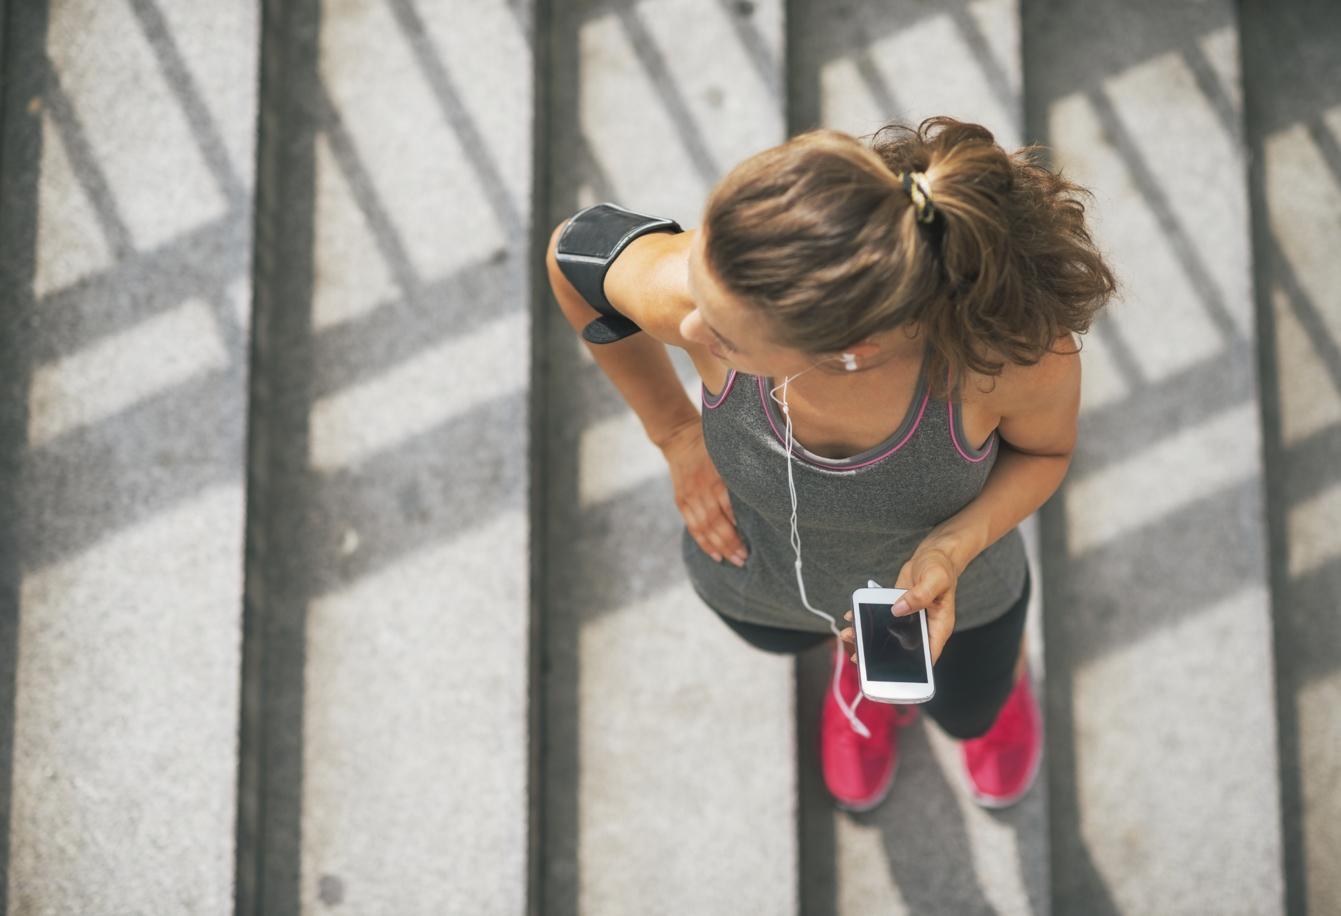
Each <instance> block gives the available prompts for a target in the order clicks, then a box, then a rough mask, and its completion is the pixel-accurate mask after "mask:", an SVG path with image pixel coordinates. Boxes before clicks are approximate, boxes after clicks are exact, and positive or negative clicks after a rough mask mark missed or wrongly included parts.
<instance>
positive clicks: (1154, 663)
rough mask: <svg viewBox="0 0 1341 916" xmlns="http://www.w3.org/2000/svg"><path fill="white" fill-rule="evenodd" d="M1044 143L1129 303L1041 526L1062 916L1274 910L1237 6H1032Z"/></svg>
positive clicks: (1276, 823) (1278, 881)
mask: <svg viewBox="0 0 1341 916" xmlns="http://www.w3.org/2000/svg"><path fill="white" fill-rule="evenodd" d="M1024 28H1025V33H1024V53H1025V58H1026V60H1027V61H1029V69H1028V72H1029V74H1030V82H1029V97H1028V98H1027V100H1026V106H1027V109H1028V113H1029V116H1030V119H1031V120H1030V125H1029V126H1030V131H1029V133H1030V135H1031V136H1036V137H1039V138H1040V139H1044V140H1046V141H1047V142H1048V143H1050V144H1051V145H1052V146H1053V147H1054V149H1055V152H1056V161H1057V163H1058V164H1059V165H1060V166H1061V167H1062V168H1063V170H1064V171H1066V172H1067V173H1068V174H1069V175H1070V177H1072V178H1073V179H1074V180H1076V181H1079V182H1080V183H1081V184H1083V185H1086V186H1088V187H1091V188H1093V189H1094V191H1095V200H1094V202H1093V206H1092V209H1091V212H1092V214H1093V215H1094V217H1095V218H1096V224H1097V235H1098V238H1099V241H1100V244H1101V245H1102V246H1103V247H1104V248H1105V250H1106V251H1107V252H1108V253H1109V255H1110V258H1111V260H1112V263H1113V266H1114V267H1115V268H1116V270H1117V271H1118V273H1119V274H1120V277H1121V280H1122V282H1123V284H1124V287H1125V289H1124V295H1123V298H1122V301H1120V302H1118V303H1115V304H1114V306H1113V307H1112V308H1111V309H1110V310H1109V312H1108V314H1107V316H1106V317H1105V318H1104V320H1103V321H1102V322H1101V323H1100V324H1099V325H1098V326H1097V327H1096V329H1095V330H1094V332H1093V333H1091V334H1090V335H1089V337H1088V338H1087V340H1086V344H1085V346H1086V349H1085V351H1084V353H1083V354H1082V359H1083V361H1084V365H1085V390H1084V396H1083V402H1082V417H1081V441H1080V446H1079V448H1078V451H1077V454H1076V458H1075V461H1074V463H1073V465H1072V469H1071V473H1070V476H1069V478H1068V481H1067V483H1066V484H1065V486H1064V488H1063V490H1062V492H1061V493H1060V494H1059V496H1058V498H1056V499H1055V500H1053V502H1052V503H1051V504H1050V505H1049V507H1048V511H1047V512H1045V514H1044V528H1043V534H1044V538H1043V543H1044V552H1043V556H1044V571H1045V574H1046V580H1045V584H1046V596H1045V607H1046V609H1047V617H1048V645H1047V650H1048V671H1049V723H1050V726H1051V731H1050V754H1051V761H1052V770H1051V772H1052V780H1051V789H1052V798H1051V805H1052V841H1053V852H1054V855H1053V875H1054V907H1055V908H1056V910H1057V911H1059V912H1063V913H1111V912H1116V913H1147V912H1160V913H1204V912H1208V911H1214V912H1217V913H1275V912H1281V911H1282V909H1283V906H1284V888H1283V881H1282V873H1281V864H1280V863H1281V860H1282V848H1281V829H1280V807H1279V795H1278V783H1277V755H1276V753H1275V747H1276V729H1275V703H1274V697H1273V694H1274V688H1275V680H1274V670H1273V667H1274V666H1273V653H1272V651H1271V620H1270V600H1269V590H1268V587H1267V584H1268V583H1267V563H1266V560H1267V532H1266V527H1265V524H1264V512H1263V509H1264V506H1263V499H1262V497H1263V492H1262V487H1263V464H1262V440H1261V435H1260V429H1261V426H1260V416H1261V408H1260V403H1259V400H1258V396H1257V381H1256V365H1255V363H1256V322H1255V317H1254V313H1253V306H1252V295H1251V290H1252V287H1251V278H1250V268H1249V265H1250V264H1251V258H1250V239H1251V235H1250V232H1249V222H1248V198H1247V193H1246V182H1245V176H1246V168H1245V157H1244V142H1243V136H1242V129H1241V127H1242V107H1241V106H1242V103H1241V91H1240V86H1241V80H1240V77H1239V73H1238V63H1239V52H1238V46H1237V41H1238V22H1237V18H1236V8H1235V7H1234V6H1233V5H1232V4H1228V3H1201V4H1190V3H1188V4H1175V5H1170V4H1125V5H1121V6H1119V5H1114V4H1101V3H1092V4H1089V3H1087V4H1079V5H1076V4H1058V3H1050V2H1035V3H1029V4H1026V5H1025V17H1024Z"/></svg>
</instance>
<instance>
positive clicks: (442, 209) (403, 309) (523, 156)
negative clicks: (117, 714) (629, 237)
mask: <svg viewBox="0 0 1341 916" xmlns="http://www.w3.org/2000/svg"><path fill="white" fill-rule="evenodd" d="M273 10H274V13H275V17H276V18H275V19H274V21H273V22H272V23H268V27H269V28H271V29H272V31H269V32H268V33H267V42H268V43H267V49H266V53H267V55H268V58H267V66H268V67H270V68H272V69H270V70H268V71H267V75H268V79H267V82H266V86H267V91H266V94H265V99H264V101H265V104H266V105H267V106H269V107H268V109H267V113H266V114H267V120H266V121H264V122H263V123H265V124H266V125H273V126H272V127H270V132H268V133H265V134H264V135H263V138H262V139H263V142H262V153H261V162H262V188H261V194H260V199H261V204H260V207H261V222H260V225H261V230H260V231H261V233H262V234H263V235H264V236H265V237H266V238H267V239H273V240H274V243H275V247H274V249H273V250H267V255H266V256H267V258H269V260H265V261H263V262H262V269H261V272H260V277H261V280H260V281H259V282H260V284H261V294H262V295H261V296H260V297H259V299H258V302H259V305H258V313H257V327H258V330H257V333H258V339H260V340H261V342H262V345H261V346H260V347H259V348H258V357H257V365H258V367H261V368H262V369H263V370H264V373H265V377H264V379H263V384H261V385H258V386H256V388H255V389H254V391H253V398H254V402H253V403H254V410H255V415H254V420H253V424H254V425H253V429H254V434H253V447H254V453H253V464H252V469H251V470H252V515H253V519H252V521H253V525H254V527H253V536H252V540H251V546H252V557H251V561H252V569H251V572H250V577H249V581H248V586H249V593H250V594H249V598H250V600H251V602H252V606H253V608H254V613H255V625H254V627H253V628H252V629H250V630H249V642H248V651H249V658H252V659H257V660H258V663H257V666H256V668H255V669H254V670H252V671H251V672H250V678H251V679H250V680H249V681H248V684H249V688H250V689H252V690H254V694H253V700H252V703H251V705H249V706H248V707H247V723H246V724H247V730H245V731H244V741H245V742H246V745H245V747H244V755H245V756H246V759H247V762H248V765H250V766H253V767H254V771H252V772H254V776H253V777H252V780H251V781H244V793H246V794H247V799H245V800H244V801H251V802H253V803H254V805H255V809H254V814H251V815H250V816H252V817H254V821H252V822H250V825H244V826H248V832H247V833H244V836H245V837H246V838H247V852H248V854H249V858H246V859H244V860H243V861H242V864H241V874H243V876H244V877H245V880H246V882H247V883H246V887H245V889H244V891H245V892H244V893H242V894H241V899H242V901H243V905H244V909H246V908H247V907H250V908H252V910H250V911H259V912H266V913H271V912H274V913H295V914H296V913H299V912H302V913H325V912H333V911H338V910H337V908H341V907H343V908H351V907H352V908H353V909H354V910H356V911H358V912H361V913H387V914H404V913H419V912H469V913H500V914H501V913H519V912H521V911H523V910H524V909H525V906H526V895H527V887H528V880H527V864H528V849H527V842H528V841H527V836H528V819H529V801H528V775H527V774H528V754H529V734H528V731H529V727H528V719H527V715H528V708H527V707H528V700H527V697H528V691H529V683H528V669H529V653H530V643H529V629H530V611H529V602H528V597H529V596H528V580H529V577H530V552H529V533H528V532H529V521H528V518H527V492H526V488H527V470H526V461H527V448H528V438H527V422H528V419H527V416H528V411H527V399H528V395H527V389H528V386H529V384H530V362H531V360H530V347H529V341H530V336H531V335H530V322H529V319H528V317H527V302H528V297H529V274H528V269H529V265H528V261H527V250H528V249H527V243H528V238H527V232H528V231H529V225H530V222H529V220H530V194H531V191H530V187H531V152H530V151H531V116H532V107H533V106H532V102H531V92H532V72H533V71H532V55H531V50H530V44H529V41H530V39H529V34H530V28H531V24H530V19H529V13H528V12H527V11H526V10H525V9H521V8H518V7H516V6H515V5H511V4H507V3H505V2H502V0H499V2H486V3H480V2H471V3H417V2H410V0H328V2H321V3H319V4H315V3H314V4H306V5H304V4H288V5H277V6H275V7H274V8H273ZM286 16H287V17H288V18H287V19H286V18H285V17H286ZM258 371H260V369H258ZM249 810H250V809H249Z"/></svg>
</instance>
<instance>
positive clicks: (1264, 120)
mask: <svg viewBox="0 0 1341 916" xmlns="http://www.w3.org/2000/svg"><path fill="white" fill-rule="evenodd" d="M1243 15H1244V24H1243V31H1244V35H1245V47H1244V60H1245V77H1246V79H1245V83H1246V85H1247V87H1248V92H1247V98H1246V102H1247V125H1248V140H1249V148H1250V149H1251V150H1252V152H1253V161H1254V168H1253V172H1252V182H1251V185H1250V186H1251V188H1252V190H1253V192H1254V195H1255V197H1254V204H1255V207H1254V210H1255V222H1256V239H1255V241H1256V245H1255V251H1254V254H1255V263H1256V265H1257V274H1256V278H1257V301H1258V312H1259V315H1260V316H1261V327H1262V328H1263V341H1262V343H1263V346H1262V364H1263V366H1264V367H1265V369H1266V372H1265V373H1264V384H1263V399H1264V402H1265V404H1264V406H1265V411H1264V416H1265V423H1264V427H1263V432H1264V438H1265V445H1266V458H1267V495H1268V503H1267V505H1268V510H1267V519H1268V524H1269V526H1270V529H1271V535H1272V568H1273V575H1272V598H1273V601H1274V605H1275V646H1276V668H1277V690H1278V697H1277V714H1278V716H1277V719H1278V722H1279V728H1280V737H1281V744H1280V747H1281V799H1282V806H1283V815H1284V823H1285V831H1284V839H1285V853H1286V855H1285V862H1286V882H1287V884H1286V888H1287V892H1288V897H1287V899H1288V902H1289V905H1290V912H1292V913H1304V912H1307V913H1315V914H1316V913H1334V912H1339V911H1341V867H1338V864H1337V856H1336V851H1337V850H1338V849H1341V832H1338V829H1337V825H1338V824H1339V823H1341V765H1339V764H1338V761H1341V599H1338V597H1337V596H1338V595H1341V538H1339V535H1341V473H1339V472H1338V467H1341V462H1338V461H1337V456H1338V454H1341V293H1338V289H1341V273H1339V272H1338V268H1337V259H1336V252H1337V251H1339V250H1341V59H1339V58H1338V55H1337V54H1336V48H1337V47H1338V46H1339V45H1341V14H1339V13H1338V11H1337V10H1336V8H1335V7H1334V5H1331V4H1325V3H1301V4H1297V5H1293V6H1292V7H1291V8H1290V9H1287V10H1281V9H1279V8H1277V7H1275V6H1273V5H1271V4H1262V3H1250V4H1245V6H1244V13H1243Z"/></svg>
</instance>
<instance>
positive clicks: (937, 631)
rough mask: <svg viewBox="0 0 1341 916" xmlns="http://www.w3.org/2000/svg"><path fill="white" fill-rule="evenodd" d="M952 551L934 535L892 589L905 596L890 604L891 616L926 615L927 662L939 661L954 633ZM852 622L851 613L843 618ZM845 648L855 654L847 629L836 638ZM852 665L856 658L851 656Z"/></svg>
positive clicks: (954, 569) (955, 570) (955, 580)
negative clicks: (921, 611) (922, 612)
mask: <svg viewBox="0 0 1341 916" xmlns="http://www.w3.org/2000/svg"><path fill="white" fill-rule="evenodd" d="M951 554H952V551H951V550H950V549H948V547H947V546H946V545H944V544H942V543H941V542H940V539H939V538H937V537H936V536H935V535H934V534H933V535H932V536H931V537H928V538H927V539H926V540H924V541H923V542H922V543H921V544H919V545H918V547H917V551H916V552H915V553H914V554H913V558H912V559H911V560H909V561H908V562H907V563H904V564H903V569H901V570H899V578H898V580H897V581H896V582H895V583H894V587H895V588H905V589H907V590H908V591H907V593H906V594H905V595H904V596H903V597H901V598H900V599H899V600H898V601H896V602H894V616H895V617H903V616H906V615H908V614H915V613H917V612H918V611H920V610H922V609H923V608H925V609H926V612H927V637H928V639H929V641H930V643H931V662H932V664H935V663H936V659H938V658H940V655H941V649H943V648H945V641H946V640H947V639H949V638H950V634H951V633H953V632H954V629H955V586H956V585H957V584H958V583H959V573H960V570H959V569H958V568H957V567H956V566H955V563H954V561H953V560H952V559H951ZM846 617H847V619H848V620H851V619H852V612H851V611H848V612H847V615H846ZM839 635H840V636H841V637H842V638H843V642H845V643H847V645H848V647H849V648H850V649H852V650H853V652H854V653H855V651H856V638H857V637H856V634H855V633H854V632H853V631H852V628H851V627H848V628H847V629H845V630H843V631H842V633H840V634H839ZM852 659H853V661H856V655H855V654H854V655H853V656H852Z"/></svg>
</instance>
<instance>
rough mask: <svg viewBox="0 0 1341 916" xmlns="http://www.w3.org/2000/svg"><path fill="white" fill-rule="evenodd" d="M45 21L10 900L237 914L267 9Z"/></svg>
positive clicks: (35, 27) (31, 211)
mask: <svg viewBox="0 0 1341 916" xmlns="http://www.w3.org/2000/svg"><path fill="white" fill-rule="evenodd" d="M44 7H45V4H10V5H9V9H8V12H9V14H10V15H9V17H8V19H7V28H8V34H7V35H6V36H5V37H6V40H7V42H8V45H7V54H6V61H5V65H6V67H7V68H8V72H9V73H10V74H22V76H21V77H20V78H17V79H11V80H9V81H8V82H7V86H6V90H7V94H6V98H5V111H6V117H5V122H4V150H5V153H4V158H3V162H4V171H5V176H4V178H5V185H4V213H5V216H4V225H3V238H4V294H3V298H4V301H5V303H6V307H5V310H4V311H5V319H4V320H5V328H4V337H5V339H6V347H7V353H6V359H5V360H4V369H3V372H4V379H5V383H6V384H5V388H6V401H7V403H6V407H5V410H6V429H5V435H4V449H5V462H4V464H5V469H6V472H5V477H6V480H5V482H4V484H3V485H0V489H3V490H4V491H5V492H6V497H5V501H6V506H5V509H6V511H5V512H4V518H5V532H4V553H5V556H6V561H5V583H4V589H5V595H6V599H5V603H6V614H7V617H8V619H9V620H14V619H17V627H16V630H15V631H9V630H8V628H7V635H6V639H8V640H12V643H10V645H8V646H7V647H6V650H5V652H6V654H7V655H10V654H11V653H12V655H11V656H10V657H12V658H13V659H14V661H13V663H12V664H13V668H12V669H10V670H12V672H13V674H12V677H13V681H12V684H13V690H14V694H13V706H12V710H13V718H12V732H11V735H12V742H13V743H12V760H10V759H8V758H9V755H6V757H7V767H6V774H5V775H6V778H5V780H4V783H5V789H6V796H7V801H8V802H9V804H8V805H7V808H8V818H7V825H8V828H9V829H8V850H7V851H8V859H7V862H6V863H5V865H6V866H7V869H6V871H7V890H6V894H5V899H6V902H7V911H8V912H12V913H77V912H82V913H91V912H105V913H106V912H138V913H163V914H169V913H224V912H227V911H229V910H230V909H231V907H232V889H233V871H234V868H233V864H234V863H233V848H234V836H235V833H234V812H235V807H236V779H237V755H236V747H237V715H238V714H237V710H238V685H239V677H238V673H239V665H240V657H239V644H240V630H241V592H242V550H243V508H244V461H243V457H244V455H243V433H244V429H245V422H246V390H247V381H246V380H247V352H248V321H249V318H250V300H251V287H250V263H249V260H250V253H251V225H252V221H251V189H252V171H253V169H252V163H253V159H252V149H253V143H254V136H255V124H256V117H255V111H256V107H255V106H256V73H257V70H256V50H257V15H256V8H255V5H253V4H249V3H234V4H229V5H209V6H202V5H199V4H193V3H189V2H169V0H160V2H154V0H135V2H129V0H116V2H111V3H103V2H96V3H94V2H80V0H68V2H62V3H54V4H52V5H51V8H50V11H49V14H48V11H47V10H45V9H44ZM169 175H170V176H172V179H171V180H162V179H163V177H164V176H169ZM7 676H8V672H7ZM7 724H8V723H7ZM10 767H12V771H11V770H10V769H9V768H10Z"/></svg>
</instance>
